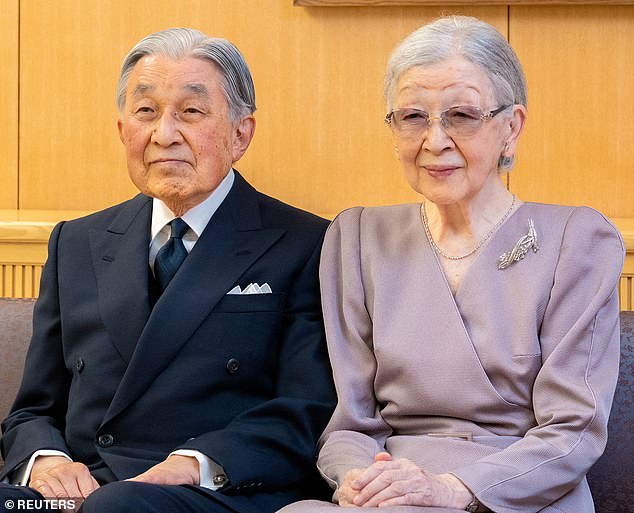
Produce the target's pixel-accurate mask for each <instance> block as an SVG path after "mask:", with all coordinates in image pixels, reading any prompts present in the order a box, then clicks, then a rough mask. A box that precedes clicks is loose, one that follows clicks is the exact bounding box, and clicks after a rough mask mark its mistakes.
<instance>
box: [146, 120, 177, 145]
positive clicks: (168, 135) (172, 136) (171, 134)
mask: <svg viewBox="0 0 634 513" xmlns="http://www.w3.org/2000/svg"><path fill="white" fill-rule="evenodd" d="M152 141H153V142H155V143H156V144H159V145H161V146H171V145H172V144H179V143H181V142H183V134H182V133H181V131H180V121H179V119H178V114H177V113H175V112H168V111H165V112H163V113H162V115H161V116H160V117H159V118H158V120H157V121H156V124H155V125H154V128H153V131H152Z"/></svg>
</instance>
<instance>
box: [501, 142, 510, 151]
mask: <svg viewBox="0 0 634 513" xmlns="http://www.w3.org/2000/svg"><path fill="white" fill-rule="evenodd" d="M509 148H510V146H509V143H504V151H503V153H506V152H507V151H509Z"/></svg>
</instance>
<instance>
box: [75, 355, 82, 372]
mask: <svg viewBox="0 0 634 513" xmlns="http://www.w3.org/2000/svg"><path fill="white" fill-rule="evenodd" d="M75 369H76V370H77V372H81V371H83V370H84V359H83V358H78V359H77V361H76V362H75Z"/></svg>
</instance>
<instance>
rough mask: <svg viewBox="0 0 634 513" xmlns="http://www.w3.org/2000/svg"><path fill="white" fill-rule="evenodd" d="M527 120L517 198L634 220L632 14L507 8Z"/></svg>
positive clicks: (514, 178)
mask: <svg viewBox="0 0 634 513" xmlns="http://www.w3.org/2000/svg"><path fill="white" fill-rule="evenodd" d="M509 27H510V28H509V32H510V41H511V44H512V45H513V47H514V48H515V50H516V51H517V53H518V55H519V57H520V60H521V61H522V64H523V66H524V69H525V71H526V74H527V77H528V85H529V118H528V124H527V129H526V132H525V134H524V137H523V140H522V141H521V146H520V149H519V156H518V166H517V168H516V169H515V170H514V171H512V174H511V189H512V190H513V191H514V192H516V193H517V194H519V196H520V197H522V198H523V199H529V200H536V201H545V202H555V203H565V204H586V205H591V206H593V207H595V208H598V209H599V210H601V211H602V212H604V213H605V214H607V215H608V216H612V217H634V202H633V201H632V192H633V191H634V159H633V158H632V155H633V154H634V137H633V136H632V134H634V94H633V92H634V51H633V48H634V47H633V41H634V7H632V6H627V7H625V6H621V7H599V6H592V7H591V6H584V7H581V6H577V7H572V6H568V7H511V8H510V24H509Z"/></svg>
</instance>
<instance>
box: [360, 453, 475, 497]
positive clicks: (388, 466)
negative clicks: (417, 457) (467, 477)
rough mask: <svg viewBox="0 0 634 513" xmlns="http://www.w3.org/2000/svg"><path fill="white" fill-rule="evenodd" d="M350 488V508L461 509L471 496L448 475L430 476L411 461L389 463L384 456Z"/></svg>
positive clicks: (391, 460)
mask: <svg viewBox="0 0 634 513" xmlns="http://www.w3.org/2000/svg"><path fill="white" fill-rule="evenodd" d="M350 486H351V488H352V490H353V491H354V492H356V494H355V495H354V499H353V504H354V505H355V506H361V507H365V508H368V507H377V506H378V507H384V506H403V505H410V506H435V507H444V508H456V509H464V508H465V507H466V505H467V504H468V503H469V501H470V499H471V492H470V491H469V489H468V488H467V487H466V486H465V485H464V484H462V482H460V480H459V479H458V478H456V477H455V476H452V475H451V474H432V473H431V472H427V471H426V470H423V469H421V468H420V467H418V466H417V465H416V464H415V463H413V462H412V461H410V460H408V459H405V458H401V459H398V460H394V459H392V457H391V456H390V455H389V454H387V453H379V454H377V455H376V456H375V459H374V464H373V465H371V466H370V467H368V468H367V469H366V470H365V471H364V472H363V474H362V475H361V476H359V477H357V478H356V479H354V480H353V481H352V482H351V483H350Z"/></svg>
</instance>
